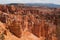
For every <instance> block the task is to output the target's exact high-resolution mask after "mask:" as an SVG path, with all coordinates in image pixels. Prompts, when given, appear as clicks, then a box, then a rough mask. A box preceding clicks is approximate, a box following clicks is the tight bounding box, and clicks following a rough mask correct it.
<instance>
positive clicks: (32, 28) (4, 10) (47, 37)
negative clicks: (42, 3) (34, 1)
mask: <svg viewBox="0 0 60 40" xmlns="http://www.w3.org/2000/svg"><path fill="white" fill-rule="evenodd" d="M59 32H60V8H47V7H34V6H31V7H29V6H24V5H23V4H22V5H0V35H1V37H0V39H1V40H59V37H60V36H59V35H60V33H59Z"/></svg>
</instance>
